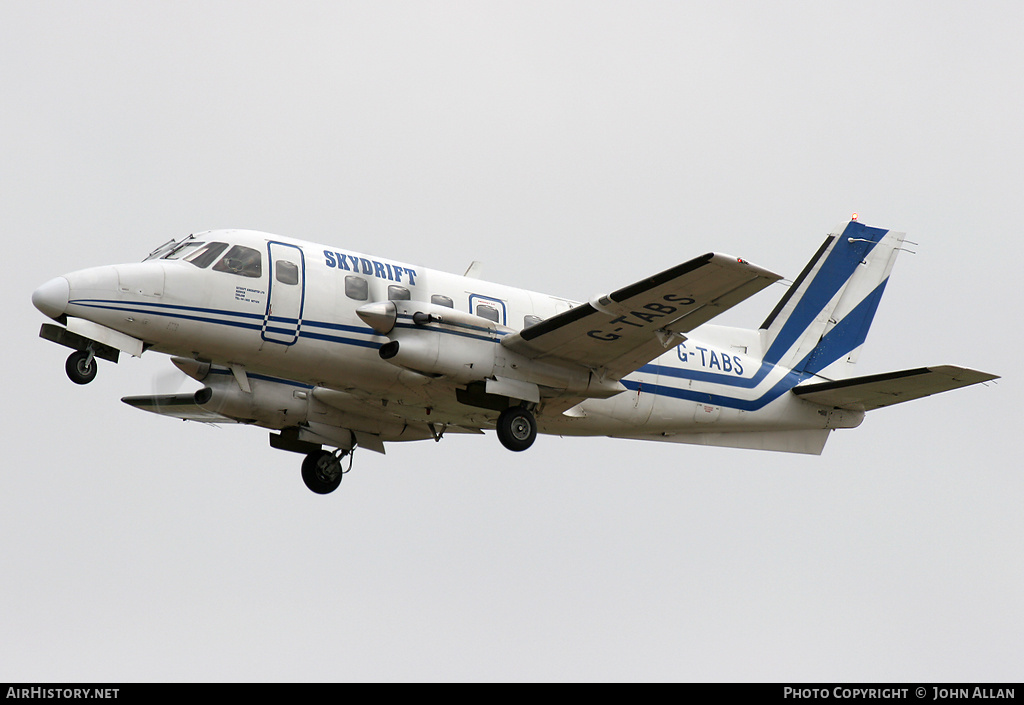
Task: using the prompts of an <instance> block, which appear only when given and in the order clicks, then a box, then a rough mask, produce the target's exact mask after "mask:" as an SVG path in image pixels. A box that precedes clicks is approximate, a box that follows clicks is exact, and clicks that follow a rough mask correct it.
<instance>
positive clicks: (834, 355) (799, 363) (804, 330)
mask: <svg viewBox="0 0 1024 705" xmlns="http://www.w3.org/2000/svg"><path fill="white" fill-rule="evenodd" d="M903 237H904V233H897V232H893V231H891V230H883V229H880V228H871V227H868V226H866V225H864V224H862V223H858V222H857V221H850V222H849V223H846V224H844V225H842V226H840V227H838V228H836V229H835V230H834V231H832V233H830V234H829V236H828V237H827V238H826V239H825V242H824V243H823V244H822V246H821V248H820V249H819V250H818V252H817V253H816V254H815V255H814V257H813V258H811V261H810V262H808V263H807V266H806V267H804V270H803V272H801V273H800V276H799V277H797V279H796V281H795V282H793V285H792V286H791V287H790V288H789V291H787V292H786V295H785V296H783V297H782V300H781V301H779V303H778V305H776V307H775V309H774V310H773V311H772V312H771V314H770V315H769V316H768V318H767V319H766V320H765V322H764V323H763V324H761V331H762V335H763V336H764V339H765V345H764V349H765V356H764V360H765V362H769V363H771V364H778V365H783V366H785V367H789V368H791V369H793V370H794V371H796V372H801V373H805V374H819V375H821V376H823V377H827V378H830V379H841V378H843V377H847V376H849V372H848V371H847V370H848V369H849V366H850V365H852V364H853V363H855V362H856V360H857V355H858V353H859V351H860V347H861V345H863V343H864V339H865V338H866V337H867V334H868V328H870V326H871V321H872V320H873V319H874V316H875V311H876V310H877V309H878V302H879V301H880V300H881V298H882V293H883V292H884V291H885V285H886V282H888V280H889V273H890V272H891V271H892V267H893V264H894V263H895V261H896V255H897V254H898V252H899V248H900V245H901V244H902V242H903Z"/></svg>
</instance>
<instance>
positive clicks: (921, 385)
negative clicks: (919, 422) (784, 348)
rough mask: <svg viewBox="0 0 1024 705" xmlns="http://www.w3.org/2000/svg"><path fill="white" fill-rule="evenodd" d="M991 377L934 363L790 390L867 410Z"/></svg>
mask: <svg viewBox="0 0 1024 705" xmlns="http://www.w3.org/2000/svg"><path fill="white" fill-rule="evenodd" d="M993 379H999V376H998V375H992V374H988V373H987V372H978V371H977V370H970V369H967V368H966V367H956V366H954V365H937V366H935V367H919V368H917V369H913V370H901V371H899V372H888V373H885V374H880V375H868V376H866V377H852V378H850V379H842V380H838V381H836V382H820V383H814V384H806V385H800V386H798V387H794V388H793V393H794V394H796V395H797V396H798V397H801V398H802V399H806V400H807V401H811V402H814V403H815V404H822V405H824V406H832V407H836V408H839V409H855V410H860V411H871V410H872V409H879V408H881V407H883V406H891V405H892V404H899V403H901V402H905V401H912V400H914V399H920V398H921V397H927V396H931V395H932V394H938V393H939V392H948V391H949V390H951V389H959V388H960V387H967V386H970V385H972V384H978V383H979V382H988V381H989V380H993Z"/></svg>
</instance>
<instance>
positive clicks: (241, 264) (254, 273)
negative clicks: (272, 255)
mask: <svg viewBox="0 0 1024 705" xmlns="http://www.w3.org/2000/svg"><path fill="white" fill-rule="evenodd" d="M213 270H214V271H215V272H228V273H229V274H237V275H238V276H240V277H252V278H254V279H258V278H259V277H261V276H263V260H262V258H261V257H260V251H259V250H254V249H252V248H251V247H243V246H242V245H235V246H234V247H232V248H231V249H230V250H228V253H227V254H226V255H224V258H223V259H221V261H220V262H218V263H217V264H215V265H213Z"/></svg>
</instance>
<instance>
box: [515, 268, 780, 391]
mask: <svg viewBox="0 0 1024 705" xmlns="http://www.w3.org/2000/svg"><path fill="white" fill-rule="evenodd" d="M781 278H782V277H781V276H779V275H778V274H773V273H772V272H769V271H768V270H766V269H762V268H760V267H757V266H755V265H752V264H750V263H749V262H746V261H744V260H742V259H739V258H737V257H730V256H728V255H722V254H716V253H709V254H706V255H704V256H702V257H698V258H696V259H693V260H690V261H689V262H684V263H683V264H679V265H676V266H675V267H672V268H671V269H667V270H665V271H664V272H661V273H660V274H655V275H654V276H652V277H648V278H647V279H643V280H641V281H638V282H636V283H635V284H631V285H629V286H627V287H623V288H622V289H619V290H618V291H615V292H613V293H611V294H609V295H607V296H602V297H599V298H597V299H595V300H593V301H591V302H589V303H585V304H581V305H580V306H577V307H576V308H573V309H571V310H569V311H566V312H564V313H560V314H558V315H555V316H552V317H551V318H548V319H546V320H544V321H541V322H540V323H538V324H536V325H533V326H530V327H529V328H526V329H524V330H523V331H521V332H520V333H517V334H515V335H510V336H507V337H506V338H504V339H503V340H502V345H504V346H506V347H507V348H509V349H510V350H514V351H515V352H518V353H520V354H521V355H525V356H526V357H529V358H532V359H554V360H558V361H561V362H568V363H574V364H578V365H582V366H584V367H587V368H590V369H593V370H603V372H604V374H605V375H606V376H608V377H611V378H612V379H619V378H621V377H622V376H623V375H626V374H628V373H630V372H632V371H633V370H635V369H637V368H639V367H641V366H642V365H644V364H646V363H647V362H650V361H651V360H653V359H654V358H656V357H658V356H659V355H661V354H662V353H664V352H665V350H667V349H668V348H671V347H673V346H675V345H678V344H679V343H680V342H682V341H683V340H685V336H684V335H683V334H684V333H686V332H688V331H690V330H693V329H694V328H696V327H697V326H699V325H700V324H702V323H705V322H707V321H709V320H711V319H712V318H714V317H715V316H717V315H718V314H720V313H722V312H723V311H725V310H726V309H729V308H731V307H732V306H735V305H736V304H738V303H739V302H740V301H742V300H744V299H746V298H748V297H750V296H752V295H754V294H756V293H757V292H759V291H761V290H762V289H764V288H765V287H766V286H768V285H769V284H771V283H773V282H775V281H778V280H779V279H781Z"/></svg>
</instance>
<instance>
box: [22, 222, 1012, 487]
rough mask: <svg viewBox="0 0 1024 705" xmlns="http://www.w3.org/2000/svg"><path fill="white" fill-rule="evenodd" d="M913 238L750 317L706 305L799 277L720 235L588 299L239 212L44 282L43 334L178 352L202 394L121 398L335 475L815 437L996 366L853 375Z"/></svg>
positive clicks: (805, 447) (777, 443)
mask: <svg viewBox="0 0 1024 705" xmlns="http://www.w3.org/2000/svg"><path fill="white" fill-rule="evenodd" d="M902 244H903V233H896V232H892V231H889V230H882V229H879V228H871V227H867V226H865V225H863V224H862V223H859V222H857V221H856V219H854V220H851V221H850V222H848V223H846V224H843V225H842V226H841V227H839V228H837V229H836V230H835V231H834V232H832V233H831V234H830V235H829V236H828V237H827V238H826V240H825V243H824V244H823V245H822V246H821V248H820V249H819V250H818V251H817V253H815V255H814V257H812V258H811V261H810V262H809V263H808V264H807V266H806V267H805V268H804V271H803V272H802V273H801V274H800V276H799V277H797V279H796V280H795V281H794V282H793V284H792V285H791V286H790V287H789V288H788V289H787V291H786V293H785V295H784V296H783V297H782V300H781V301H779V303H778V305H777V306H776V307H775V309H774V310H773V311H772V312H771V313H770V314H769V316H768V318H767V319H766V320H765V321H764V323H763V324H761V326H760V328H757V329H754V330H743V329H739V328H727V327H722V326H716V325H712V324H710V323H709V321H710V320H711V319H712V318H714V317H715V316H717V315H718V314H720V313H722V312H723V311H725V310H726V309H728V308H730V307H732V306H734V305H736V304H737V303H739V302H740V301H742V300H744V299H746V298H747V297H749V296H751V295H753V294H755V293H757V292H758V291H761V290H762V289H764V288H765V287H767V286H768V285H770V284H772V283H773V282H775V281H778V280H779V279H781V277H780V276H779V275H777V274H773V273H772V272H769V271H767V270H765V269H762V268H760V267H757V266H755V265H753V264H750V263H749V262H747V261H746V260H743V259H738V258H736V257H730V256H727V255H722V254H715V253H711V254H706V255H703V256H701V257H698V258H696V259H693V260H690V261H689V262H684V263H683V264H679V265H676V266H674V267H671V268H670V269H666V270H665V271H663V272H660V273H659V274H655V275H653V276H651V277H648V278H646V279H642V280H640V281H638V282H636V283H635V284H630V285H629V286H625V287H623V288H621V289H618V290H616V291H614V292H612V293H610V294H608V295H607V296H598V297H595V298H594V299H592V300H591V301H588V302H586V303H577V302H573V301H568V300H565V299H560V298H558V297H554V296H548V295H546V294H538V293H535V292H532V291H525V290H522V289H516V288H512V287H508V286H501V285H499V284H493V283H489V282H485V281H482V280H480V279H477V278H473V277H471V276H461V277H460V276H456V275H452V274H446V273H443V272H437V271H433V270H429V269H424V268H422V267H415V266H410V265H407V264H402V263H400V262H394V261H392V260H386V259H381V258H376V257H371V256H369V255H363V254H359V253H355V252H350V251H347V250H339V249H335V248H333V247H325V246H323V245H317V244H313V243H309V242H303V241H299V240H294V239H289V238H284V237H277V236H275V235H268V234H266V233H259V232H252V231H243V230H217V231H210V232H205V233H200V234H196V235H190V236H188V237H187V238H184V239H182V240H179V241H172V242H168V243H167V244H165V245H163V246H161V247H159V248H157V249H156V250H155V251H153V252H152V253H151V254H150V255H149V257H147V258H146V260H145V261H143V262H141V263H137V264H125V265H116V266H106V267H94V268H92V269H84V270H81V271H77V272H72V273H70V274H66V275H64V276H62V277H57V278H56V279H52V280H51V281H49V282H47V283H46V284H43V285H42V286H41V287H39V289H37V290H36V291H35V293H34V294H33V295H32V301H33V303H34V304H35V306H36V308H38V309H39V310H40V311H41V312H43V313H44V314H46V315H47V316H49V317H50V318H52V319H54V320H55V321H57V322H58V323H60V324H62V325H54V324H49V323H48V324H44V325H43V327H42V330H41V331H40V336H41V337H43V338H45V339H47V340H51V341H53V342H56V343H60V344H62V345H65V346H67V347H70V348H73V349H74V350H75V352H74V353H72V354H71V356H70V357H69V358H68V361H67V365H66V369H67V373H68V376H69V377H70V378H71V379H72V381H74V382H77V383H78V384H86V383H88V382H90V381H91V380H92V379H93V378H94V377H95V375H96V367H97V364H96V360H97V358H98V359H102V360H110V361H112V362H117V360H118V357H119V354H120V353H122V352H123V353H128V354H130V355H133V356H139V355H141V354H142V353H143V352H144V351H146V350H154V351H156V352H161V353H166V354H168V355H172V356H174V357H173V358H172V361H173V362H174V364H175V365H177V366H178V367H179V368H180V369H181V370H182V371H183V372H185V373H186V374H188V375H189V376H191V377H193V378H195V379H196V380H199V381H200V382H201V383H202V384H203V385H204V386H203V387H202V388H201V389H200V390H199V391H197V392H195V393H191V394H173V395H159V396H137V397H126V398H125V399H123V400H122V401H124V402H125V403H127V404H130V405H131V406H134V407H136V408H139V409H144V410H146V411H152V412H155V413H158V414H164V415H166V416H173V417H177V418H180V419H186V420H192V421H202V422H208V423H245V424H254V425H257V426H262V427H264V428H267V429H271V431H272V433H271V434H270V445H271V446H273V447H274V448H279V449H282V450H287V451H293V452H298V453H303V454H305V455H306V459H305V460H304V462H303V463H302V477H303V480H304V481H305V483H306V485H307V486H308V487H309V488H310V489H311V490H313V491H314V492H317V493H320V494H326V493H328V492H331V491H333V490H334V489H335V488H337V486H338V484H339V483H340V482H341V478H342V476H343V473H344V472H346V471H347V469H348V468H345V467H343V465H344V464H343V462H342V460H343V458H344V457H345V456H350V454H351V453H352V452H353V450H354V449H355V448H357V447H362V448H367V449H369V450H374V451H377V452H380V453H383V452H384V444H385V442H388V441H414V440H425V439H431V438H432V439H434V440H435V441H439V440H441V438H442V436H444V435H445V434H447V433H476V434H480V433H483V430H484V429H495V431H497V436H498V439H499V440H500V441H501V442H502V444H503V445H504V446H505V447H506V448H508V449H510V450H514V451H522V450H526V449H527V448H529V447H530V445H531V444H532V443H533V441H534V439H535V438H536V435H537V433H538V432H540V433H548V434H558V435H573V436H611V437H615V438H633V439H642V440H652V441H670V442H674V443H696V444H701V445H713V446H729V447H734V448H752V449H760V450H775V451H788V452H795V453H814V454H818V453H821V451H822V448H823V447H824V445H825V441H826V440H827V439H828V435H829V433H830V432H831V431H832V430H833V429H837V428H853V427H856V426H858V425H859V424H860V423H861V421H862V420H863V418H864V412H865V411H870V410H872V409H877V408H879V407H883V406H888V405H891V404H896V403H899V402H904V401H909V400H911V399H917V398H919V397H924V396H928V395H930V394H934V393H936V392H942V391H946V390H950V389H955V388H958V387H963V386H967V385H971V384H976V383H978V382H985V381H987V380H991V379H995V378H996V376H995V375H991V374H986V373H983V372H977V371H974V370H970V369H965V368H963V367H953V366H949V365H942V366H936V367H922V368H918V369H911V370H903V371H900V372H892V373H889V374H879V375H870V376H866V377H851V375H850V370H851V365H852V364H853V363H854V362H855V361H856V357H857V353H858V351H859V349H860V347H861V345H862V343H863V342H864V339H865V337H866V335H867V332H868V327H869V326H870V325H871V320H872V318H873V317H874V314H875V310H876V308H877V307H878V302H879V299H881V297H882V292H883V291H884V289H885V284H886V282H887V281H888V278H889V273H890V271H891V270H892V266H893V262H894V261H895V259H896V255H897V253H898V252H899V251H900V249H901V245H902ZM473 269H474V267H470V271H469V272H467V275H470V274H471V273H472V270H473ZM328 449H333V450H328ZM348 466H349V467H351V457H349V463H348Z"/></svg>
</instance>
